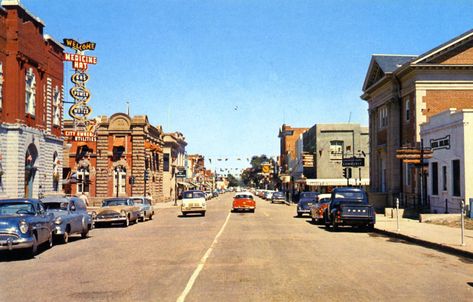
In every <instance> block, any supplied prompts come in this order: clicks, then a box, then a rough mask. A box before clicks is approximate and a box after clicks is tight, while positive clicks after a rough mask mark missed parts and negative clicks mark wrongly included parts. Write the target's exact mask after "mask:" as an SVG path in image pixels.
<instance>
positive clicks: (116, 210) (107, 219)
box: [92, 197, 140, 227]
mask: <svg viewBox="0 0 473 302" xmlns="http://www.w3.org/2000/svg"><path fill="white" fill-rule="evenodd" d="M139 217H140V208H139V207H137V206H136V205H135V204H134V203H133V200H132V199H131V198H130V197H116V198H107V199H105V200H104V201H102V207H101V208H99V209H97V210H95V211H93V212H92V218H93V219H94V222H95V225H96V226H99V225H103V224H112V223H121V224H123V226H124V227H128V226H129V225H130V224H131V223H136V222H138V218H139Z"/></svg>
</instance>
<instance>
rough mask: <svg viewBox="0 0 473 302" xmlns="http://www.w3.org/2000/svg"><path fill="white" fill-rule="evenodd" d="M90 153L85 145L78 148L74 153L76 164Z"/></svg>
mask: <svg viewBox="0 0 473 302" xmlns="http://www.w3.org/2000/svg"><path fill="white" fill-rule="evenodd" d="M91 151H92V150H91V149H89V147H88V146H87V145H83V146H78V147H77V151H76V162H79V161H80V160H81V159H83V158H85V157H86V156H87V153H88V152H91Z"/></svg>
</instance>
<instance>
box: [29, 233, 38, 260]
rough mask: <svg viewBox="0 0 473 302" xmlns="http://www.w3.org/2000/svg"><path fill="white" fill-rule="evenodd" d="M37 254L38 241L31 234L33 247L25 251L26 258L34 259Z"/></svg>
mask: <svg viewBox="0 0 473 302" xmlns="http://www.w3.org/2000/svg"><path fill="white" fill-rule="evenodd" d="M37 252H38V240H37V239H36V235H35V234H33V245H32V246H31V247H30V248H29V249H28V250H27V256H28V257H29V258H34V256H35V255H36V253H37Z"/></svg>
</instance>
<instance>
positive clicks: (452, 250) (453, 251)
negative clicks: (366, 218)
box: [373, 227, 473, 259]
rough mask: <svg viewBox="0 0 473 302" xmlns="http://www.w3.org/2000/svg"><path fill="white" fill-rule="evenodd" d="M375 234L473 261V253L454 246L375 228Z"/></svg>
mask: <svg viewBox="0 0 473 302" xmlns="http://www.w3.org/2000/svg"><path fill="white" fill-rule="evenodd" d="M373 232H374V233H378V234H382V235H385V236H387V237H393V238H397V239H402V240H405V241H408V242H412V243H415V244H417V245H420V246H423V247H426V248H429V249H433V250H437V251H439V252H444V253H447V254H450V255H455V256H460V257H465V258H469V259H473V252H469V251H465V250H462V249H459V248H456V247H452V246H449V245H445V244H441V243H435V242H431V241H426V240H423V239H419V238H415V237H411V236H407V235H404V234H400V233H397V232H391V231H386V230H382V229H377V228H376V227H375V229H374V231H373Z"/></svg>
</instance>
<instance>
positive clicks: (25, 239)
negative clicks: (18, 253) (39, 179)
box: [0, 199, 54, 257]
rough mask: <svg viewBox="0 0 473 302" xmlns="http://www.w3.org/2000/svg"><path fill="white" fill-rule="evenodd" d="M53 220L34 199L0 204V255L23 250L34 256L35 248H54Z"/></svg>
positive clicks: (14, 200)
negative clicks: (7, 251)
mask: <svg viewBox="0 0 473 302" xmlns="http://www.w3.org/2000/svg"><path fill="white" fill-rule="evenodd" d="M53 231H54V228H53V216H52V215H51V214H48V213H46V210H45V208H44V206H43V204H42V203H41V201H39V200H37V199H2V200H0V251H2V250H9V251H11V250H17V249H22V250H26V251H27V252H28V254H29V256H30V257H34V255H36V253H37V250H38V246H39V245H41V244H43V243H44V244H46V245H47V247H51V246H52V244H53Z"/></svg>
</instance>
